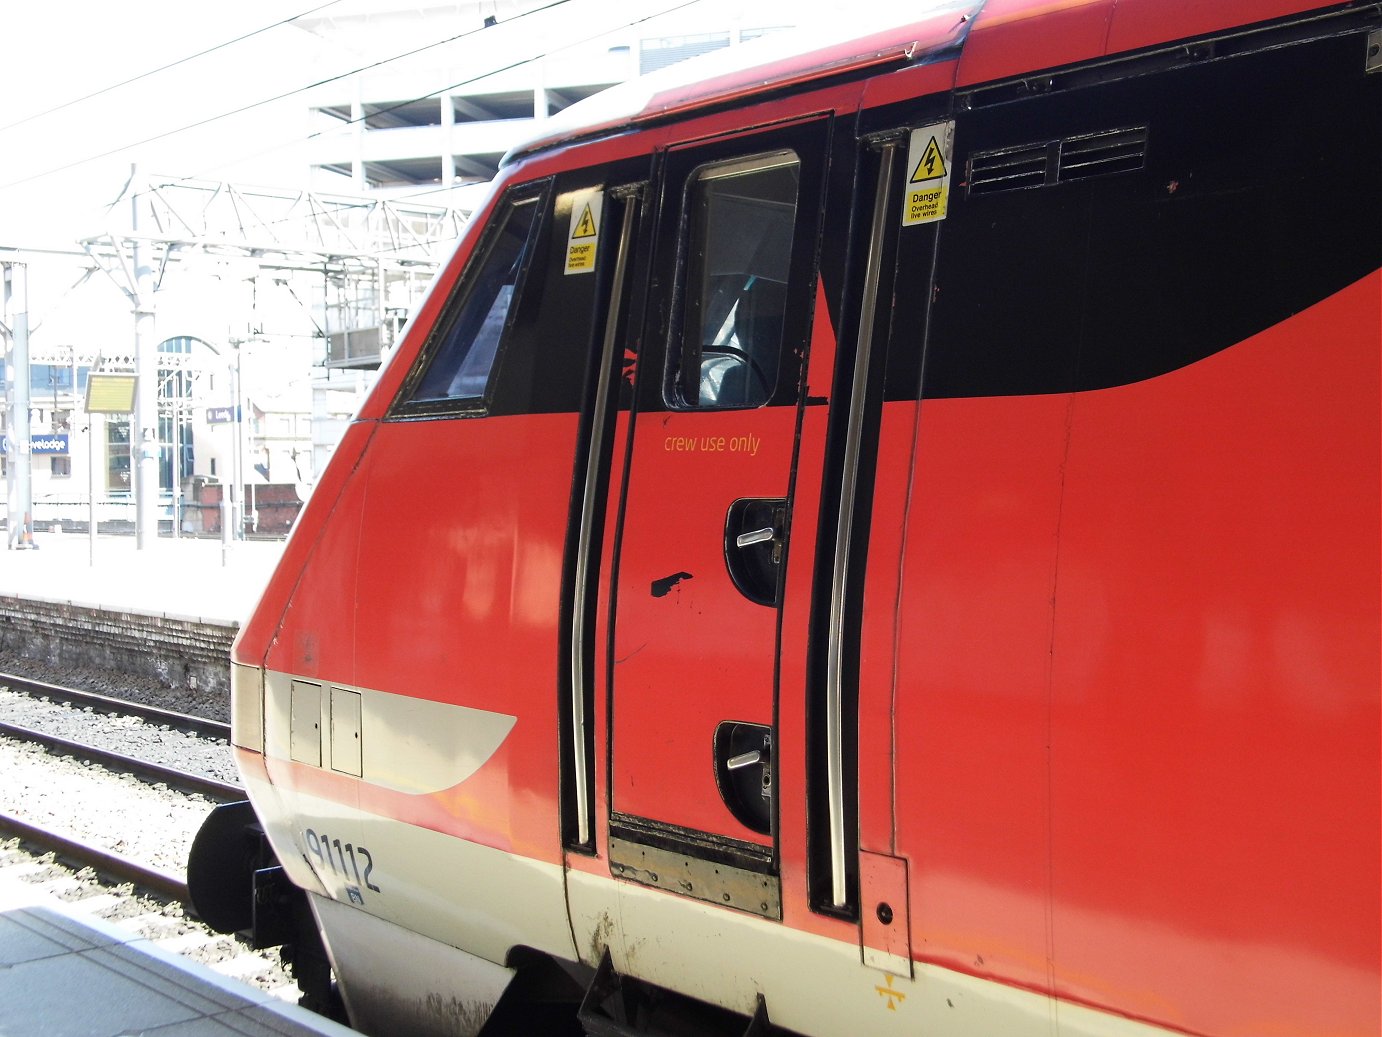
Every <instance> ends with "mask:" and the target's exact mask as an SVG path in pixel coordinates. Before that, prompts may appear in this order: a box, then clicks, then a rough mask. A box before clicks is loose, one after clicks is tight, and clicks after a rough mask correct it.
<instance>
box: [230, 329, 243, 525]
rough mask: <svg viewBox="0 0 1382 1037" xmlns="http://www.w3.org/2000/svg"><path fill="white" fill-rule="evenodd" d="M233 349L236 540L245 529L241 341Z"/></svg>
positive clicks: (232, 495) (232, 468)
mask: <svg viewBox="0 0 1382 1037" xmlns="http://www.w3.org/2000/svg"><path fill="white" fill-rule="evenodd" d="M231 345H232V346H233V347H234V349H235V360H234V363H233V364H232V365H231V368H230V385H231V393H230V397H231V402H232V404H233V406H234V407H235V410H234V412H233V413H232V414H231V418H232V420H233V422H234V424H233V425H232V427H233V428H234V430H235V439H234V442H232V443H231V448H230V480H231V484H230V513H231V519H232V521H233V522H234V525H235V529H234V531H233V533H232V536H233V538H234V539H236V540H240V539H243V537H244V531H245V506H244V500H243V495H244V487H245V443H244V436H245V426H244V417H245V412H244V406H243V403H244V401H243V400H242V399H241V395H242V389H241V385H240V347H241V345H242V343H240V342H232V343H231Z"/></svg>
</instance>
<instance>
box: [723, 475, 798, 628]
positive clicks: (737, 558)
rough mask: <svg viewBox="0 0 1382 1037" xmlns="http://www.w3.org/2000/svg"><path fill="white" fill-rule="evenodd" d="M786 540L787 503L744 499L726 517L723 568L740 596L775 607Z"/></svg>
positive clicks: (781, 499)
mask: <svg viewBox="0 0 1382 1037" xmlns="http://www.w3.org/2000/svg"><path fill="white" fill-rule="evenodd" d="M786 537H787V501H786V500H785V499H784V498H782V497H744V498H741V499H739V500H737V501H735V502H734V503H733V504H731V505H730V506H729V512H728V514H726V515H725V567H726V568H727V569H728V570H729V578H730V579H731V580H732V581H733V582H734V586H735V587H736V588H738V590H739V593H740V594H742V595H744V597H746V598H748V599H749V600H750V601H752V602H754V603H756V604H758V605H768V606H774V605H776V604H777V590H778V583H779V572H780V570H781V568H782V555H783V548H784V546H785V542H786Z"/></svg>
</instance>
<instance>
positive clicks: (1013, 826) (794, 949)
mask: <svg viewBox="0 0 1382 1037" xmlns="http://www.w3.org/2000/svg"><path fill="white" fill-rule="evenodd" d="M841 36H845V37H856V38H853V39H850V40H849V41H848V42H843V43H842V42H839V37H841ZM769 45H771V44H769ZM1379 49H1382V8H1379V6H1378V5H1377V4H1371V3H1370V4H1343V5H1333V6H1325V7H1316V6H1314V5H1311V4H1309V3H1305V2H1302V0H1233V2H1226V3H1219V4H1212V5H1211V4H1199V5H1196V4H1189V3H1184V2H1179V0H1177V2H1169V0H1155V2H1154V0H1042V2H1037V0H988V2H987V3H985V2H983V0H959V2H953V3H947V4H943V5H940V6H938V7H936V8H934V9H933V10H932V11H931V13H930V14H927V15H925V16H924V17H923V18H922V19H921V20H919V21H917V22H916V23H914V24H909V25H903V26H895V27H891V28H887V29H881V30H877V31H874V32H868V33H866V32H864V31H863V30H862V29H855V30H851V31H849V32H840V33H837V34H836V40H835V41H834V42H831V43H828V44H826V45H824V46H822V47H821V48H820V49H818V50H814V51H811V52H807V53H804V54H787V53H785V52H783V53H782V54H780V55H778V56H774V55H773V54H771V53H765V54H764V55H763V56H761V57H760V58H758V59H757V60H756V61H755V62H753V63H748V64H743V65H740V66H739V67H736V68H727V69H726V70H724V71H723V72H720V73H717V74H711V75H709V76H708V77H707V78H704V79H701V80H699V81H697V82H696V83H686V82H672V81H670V80H664V81H663V83H662V85H659V84H658V83H657V82H656V81H650V82H640V83H636V84H631V85H630V86H629V87H626V88H620V89H617V90H616V91H613V92H612V97H611V98H608V99H596V100H595V101H593V102H591V104H592V105H593V106H594V107H593V108H589V107H588V108H587V110H590V111H591V114H590V115H589V116H588V121H587V122H586V123H584V124H579V125H577V124H570V125H563V126H561V127H560V128H559V129H554V130H553V131H552V132H550V133H548V134H547V135H546V136H545V137H544V138H543V139H540V140H537V141H535V142H534V143H533V144H532V145H531V146H529V147H526V148H523V149H519V150H518V151H517V152H515V153H514V154H513V155H511V156H510V157H509V160H508V161H507V162H506V165H505V167H504V168H503V169H502V170H501V173H500V177H499V178H498V180H497V182H496V184H495V187H494V191H493V194H492V198H491V201H490V202H489V203H488V205H487V206H486V208H485V209H484V211H482V212H480V213H477V215H476V218H475V219H474V220H473V221H472V223H471V224H470V226H469V228H468V230H467V232H466V234H465V237H464V239H463V240H462V242H461V243H460V246H459V248H458V250H457V253H456V255H455V257H454V258H453V260H452V261H451V263H450V264H449V265H448V266H447V268H446V269H445V271H444V272H443V273H442V275H441V276H440V277H439V279H438V281H437V283H436V285H435V286H434V290H433V292H432V293H431V295H430V297H429V299H428V301H427V302H426V303H425V305H424V306H423V307H422V308H421V310H420V312H419V313H418V314H417V315H416V316H415V318H414V320H413V321H412V323H411V325H410V328H409V330H408V331H407V333H406V334H405V336H404V339H403V342H402V344H401V346H400V347H399V348H398V350H397V351H396V353H395V355H394V356H393V357H392V358H391V360H390V361H389V363H388V365H387V367H386V369H385V370H384V371H383V372H382V373H381V377H380V379H379V382H378V384H377V387H376V389H375V390H374V392H373V394H372V395H371V397H370V398H369V400H368V401H367V403H366V404H365V406H364V407H363V408H362V410H361V413H360V414H359V415H358V417H357V419H356V420H355V422H354V423H353V425H352V427H351V429H350V431H349V433H348V434H347V436H346V438H345V440H344V441H343V442H342V443H341V445H340V447H339V448H338V449H337V451H336V454H335V457H334V458H333V461H332V464H331V466H330V468H329V470H328V472H327V474H326V476H325V477H324V479H323V481H322V483H321V485H320V486H319V487H318V488H317V490H316V492H315V493H314V495H313V496H312V498H311V500H310V501H309V502H308V505H307V507H306V509H305V511H304V512H303V514H302V516H301V518H300V520H299V522H298V525H297V528H296V529H295V531H294V533H293V536H292V539H291V540H290V542H289V544H288V547H287V549H286V552H285V555H284V558H283V562H282V564H281V565H280V567H279V569H278V571H277V573H276V575H275V577H274V578H273V580H272V582H271V584H270V585H269V587H268V588H267V590H266V591H265V593H264V596H263V599H262V601H261V602H260V604H259V606H258V608H257V609H256V611H255V613H254V615H253V617H252V618H251V619H250V621H249V622H248V623H247V624H246V626H245V627H244V629H243V631H242V633H241V635H240V638H239V640H238V642H237V644H236V648H235V652H234V671H235V681H234V688H235V702H234V708H235V721H236V723H235V736H234V741H235V743H236V745H237V747H238V748H237V758H238V760H239V764H240V767H241V769H242V772H243V774H244V777H245V780H246V783H247V787H248V790H249V794H250V798H251V801H252V802H253V805H254V809H255V812H256V813H257V815H258V818H259V821H260V823H261V824H262V826H263V830H264V832H265V833H266V835H267V838H268V842H269V843H270V844H271V846H272V850H273V851H274V854H275V855H276V857H277V860H278V862H280V866H281V868H282V872H283V874H284V875H285V876H286V878H287V879H288V880H290V881H291V883H292V884H293V885H295V886H296V887H299V888H300V889H301V890H304V891H305V892H306V902H307V903H310V906H311V908H312V916H313V918H314V919H315V923H316V924H317V925H319V926H320V928H321V932H322V936H323V938H324V941H325V949H326V952H327V954H328V956H329V959H330V962H331V965H332V967H333V969H334V973H335V976H336V977H337V979H338V980H339V982H340V987H341V990H342V992H343V994H344V997H345V1003H346V1006H347V1007H348V1009H349V1012H350V1016H351V1019H352V1021H353V1022H354V1023H355V1024H356V1025H357V1026H359V1027H361V1028H362V1029H365V1030H367V1031H369V1032H376V1033H385V1032H390V1033H392V1032H404V1031H409V1032H412V1031H414V1030H416V1031H418V1032H423V1031H426V1032H437V1033H476V1032H478V1031H479V1030H480V1028H481V1026H482V1025H483V1024H484V1022H485V1019H486V1016H487V1014H488V1013H489V1012H490V1010H491V1007H492V1006H493V1005H494V1004H495V1002H496V1001H499V1000H500V998H501V995H503V997H504V1003H507V1002H509V1001H513V1000H516V999H518V998H519V997H520V994H521V992H522V990H528V991H531V990H532V989H534V988H535V986H536V981H533V980H531V978H530V977H532V976H534V975H537V974H538V973H539V972H541V969H542V967H543V966H544V965H545V964H549V963H557V964H559V965H560V966H562V967H563V968H564V970H565V974H574V975H581V976H585V977H590V976H591V974H592V973H593V974H594V975H593V978H590V987H589V990H588V991H587V992H586V996H585V1005H584V1007H583V1008H582V1010H581V1023H580V1025H583V1026H585V1027H586V1028H587V1029H588V1030H590V1031H591V1032H601V1033H634V1032H642V1031H640V1030H639V1029H638V1026H639V1025H640V1023H639V1021H638V1019H636V1018H632V1017H629V1018H623V1017H621V1016H620V1013H619V1011H617V1010H616V1009H615V1008H613V1007H611V1005H610V1003H609V1001H607V1000H606V997H607V995H609V994H610V992H611V991H614V990H616V989H618V990H622V992H623V993H624V994H625V997H624V998H623V1001H622V1002H621V1003H624V1004H627V1003H629V998H630V997H632V992H634V991H635V990H637V991H643V992H647V991H655V992H657V994H658V995H659V996H658V997H653V998H650V999H649V1000H648V1001H647V1002H646V1004H647V1005H648V1006H653V1007H647V1009H646V1010H647V1012H649V1013H653V1014H655V1011H654V1008H656V1011H657V1012H664V1013H671V1012H676V1013H682V1015H683V1018H682V1019H681V1021H680V1025H682V1026H683V1027H685V1028H691V1027H692V1026H693V1021H695V1020H700V1019H701V1015H698V1014H697V1013H702V1014H704V1013H709V1012H710V1010H709V1009H706V1008H705V1005H707V1004H708V1005H713V1006H718V1008H720V1009H723V1010H725V1011H727V1012H729V1013H734V1014H736V1015H737V1016H740V1017H743V1021H742V1023H741V1025H742V1026H745V1027H748V1029H741V1031H740V1032H765V1033H766V1032H769V1031H768V1030H767V1029H766V1028H762V1029H757V1030H755V1029H753V1027H766V1026H767V1025H768V1023H767V1021H768V1020H771V1024H772V1025H774V1026H777V1027H781V1028H785V1029H786V1030H789V1031H794V1032H799V1033H802V1034H821V1035H825V1034H849V1035H853V1034H865V1033H867V1034H917V1033H927V1034H937V1035H940V1034H947V1035H949V1034H980V1033H982V1034H1004V1035H1020V1034H1038V1033H1040V1034H1052V1033H1061V1034H1088V1035H1094V1034H1101V1035H1114V1034H1117V1035H1144V1034H1146V1035H1150V1034H1167V1033H1188V1034H1204V1035H1210V1034H1212V1035H1216V1037H1268V1035H1271V1037H1277V1035H1280V1037H1288V1035H1290V1037H1321V1035H1339V1037H1344V1035H1354V1037H1364V1035H1374V1034H1376V1033H1377V1032H1378V1028H1379V1022H1380V1020H1379V997H1380V996H1382V981H1380V980H1379V966H1380V962H1382V954H1380V951H1379V860H1380V859H1382V842H1380V840H1379V818H1380V816H1382V815H1380V812H1379V806H1380V805H1382V796H1380V788H1382V780H1380V779H1382V762H1380V761H1382V748H1380V745H1379V735H1380V733H1382V712H1380V710H1379V685H1380V684H1382V623H1380V622H1379V619H1380V618H1382V617H1380V616H1379V613H1380V612H1382V575H1380V574H1382V272H1380V271H1379V267H1382V57H1379ZM745 53H748V52H747V51H746V52H745ZM621 104H622V106H623V107H622V108H621V107H620V105H621ZM261 880H263V881H267V880H264V879H263V877H262V876H261ZM303 917H305V915H303V914H302V913H300V915H299V919H298V921H299V923H301V921H302V918H303ZM297 939H298V940H299V942H303V941H305V940H307V937H306V936H304V935H303V934H302V933H299V934H298V937H297ZM318 972H319V973H320V970H318ZM515 975H517V976H518V977H519V978H518V979H517V980H515V979H513V977H514V976H515ZM525 984H527V986H525ZM520 988H522V989H520ZM506 989H508V991H509V992H508V994H504V991H505V990H506ZM319 992H320V991H319ZM613 1001H619V999H618V998H614V999H613ZM636 1014H637V1013H631V1014H630V1015H636ZM750 1019H751V1020H752V1021H750ZM498 1025H499V1024H497V1023H491V1026H492V1027H496V1026H498ZM694 1025H702V1026H709V1025H710V1024H709V1023H705V1022H704V1021H703V1020H702V1021H701V1022H694ZM490 1032H495V1031H494V1030H493V1029H492V1030H491V1031H490Z"/></svg>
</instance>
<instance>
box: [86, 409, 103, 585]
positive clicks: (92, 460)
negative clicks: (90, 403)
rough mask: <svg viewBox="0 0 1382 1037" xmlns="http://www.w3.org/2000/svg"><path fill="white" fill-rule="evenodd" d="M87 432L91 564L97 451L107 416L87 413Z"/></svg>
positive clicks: (97, 470) (97, 475) (97, 485)
mask: <svg viewBox="0 0 1382 1037" xmlns="http://www.w3.org/2000/svg"><path fill="white" fill-rule="evenodd" d="M98 428H99V429H100V430H101V435H100V436H97V434H96V430H97V429H98ZM86 434H87V454H88V457H87V463H86V467H87V480H86V481H87V489H88V497H87V511H86V514H87V521H86V526H87V533H86V536H87V542H88V545H89V546H90V548H91V565H92V566H95V564H96V531H97V519H96V496H97V494H98V493H99V487H100V470H101V464H100V461H101V455H100V454H98V453H97V451H96V444H97V443H101V442H104V441H105V418H104V416H103V415H101V414H87V416H86Z"/></svg>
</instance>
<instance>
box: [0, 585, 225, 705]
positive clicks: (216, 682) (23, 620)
mask: <svg viewBox="0 0 1382 1037" xmlns="http://www.w3.org/2000/svg"><path fill="white" fill-rule="evenodd" d="M235 633H236V627H235V625H234V624H227V623H218V622H208V621H204V620H200V619H196V618H193V617H182V616H168V615H149V614H146V613H139V612H119V611H106V610H102V609H97V608H93V607H90V606H86V605H75V604H71V603H68V602H49V601H32V600H27V599H23V598H12V597H6V596H3V595H0V648H3V649H4V650H5V651H7V652H11V653H13V654H15V655H18V656H20V657H21V658H25V659H35V660H38V661H41V662H45V663H47V664H48V665H50V666H58V667H68V668H71V667H92V668H94V669H99V670H111V671H115V672H117V673H126V674H130V675H132V676H136V677H143V678H145V679H148V680H154V681H157V682H158V683H160V684H162V685H164V686H165V687H169V688H195V689H196V690H197V692H198V693H199V694H205V695H206V696H207V697H208V699H216V698H219V699H221V700H222V701H226V700H228V697H229V694H230V642H231V641H232V640H233V639H234V637H235Z"/></svg>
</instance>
